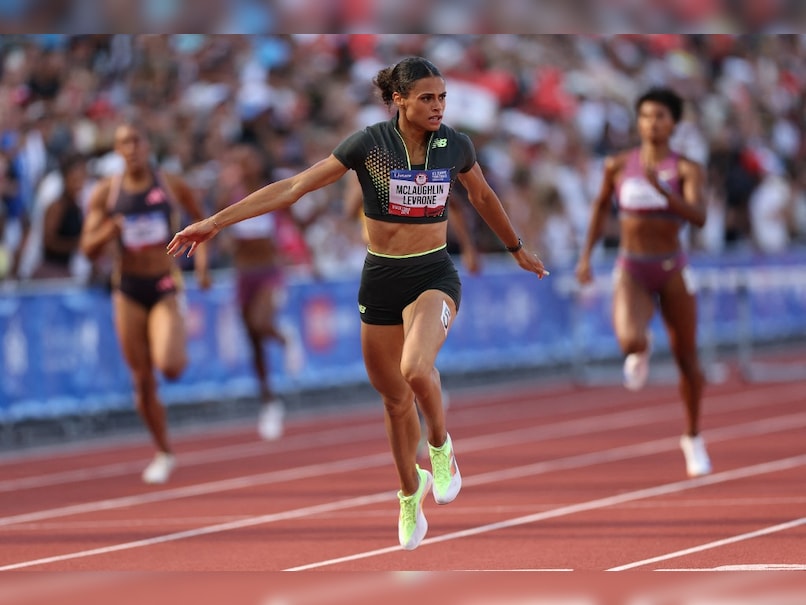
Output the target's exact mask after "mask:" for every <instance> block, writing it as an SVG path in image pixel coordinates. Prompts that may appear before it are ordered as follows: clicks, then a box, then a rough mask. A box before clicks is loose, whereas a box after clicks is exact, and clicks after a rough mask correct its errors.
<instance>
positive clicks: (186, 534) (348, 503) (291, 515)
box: [0, 492, 395, 571]
mask: <svg viewBox="0 0 806 605" xmlns="http://www.w3.org/2000/svg"><path fill="white" fill-rule="evenodd" d="M394 497H395V496H394V492H383V493H379V494H372V495H368V496H360V497H358V498H348V499H346V500H340V501H338V502H329V503H327V504H319V505H316V506H308V507H305V508H297V509H294V510H290V511H285V512H282V513H272V514H268V515H261V516H259V517H251V518H249V519H241V520H239V521H230V522H228V523H219V524H216V525H210V526H207V527H199V528H196V529H190V530H187V531H180V532H174V533H171V534H165V535H163V536H155V537H153V538H146V539H143V540H135V541H133V542H124V543H122V544H113V545H110V546H102V547H99V548H92V549H89V550H82V551H79V552H72V553H66V554H63V555H55V556H52V557H43V558H41V559H34V560H31V561H22V562H19V563H12V564H10V565H3V566H0V571H12V570H14V569H23V568H25V567H34V566H37V565H47V564H48V563H58V562H59V561H68V560H71V559H81V558H84V557H92V556H95V555H105V554H109V553H113V552H119V551H122V550H131V549H133V548H142V547H144V546H154V545H155V544H162V543H164V542H173V541H175V540H184V539H186V538H196V537H198V536H204V535H208V534H215V533H221V532H225V531H233V530H236V529H243V528H245V527H253V526H255V525H263V524H264V523H275V522H277V521H288V520H290V519H298V518H300V517H309V516H312V515H317V514H321V513H327V512H332V511H334V510H341V509H345V508H353V507H356V506H367V505H368V504H376V503H378V502H383V501H385V500H389V501H391V500H392V499H393V498H394Z"/></svg>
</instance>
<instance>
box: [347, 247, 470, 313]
mask: <svg viewBox="0 0 806 605" xmlns="http://www.w3.org/2000/svg"><path fill="white" fill-rule="evenodd" d="M426 290H440V291H442V292H444V293H445V294H447V295H448V296H450V297H451V298H452V299H453V302H454V303H455V304H456V310H457V311H458V310H459V303H460V301H461V300H462V283H461V281H460V280H459V273H458V272H457V271H456V267H455V266H454V264H453V260H452V259H451V256H450V254H448V250H447V248H445V247H443V248H440V249H438V250H435V251H434V252H427V253H425V254H421V255H417V256H405V257H389V256H379V255H377V254H373V253H372V252H368V253H367V257H366V258H365V259H364V269H363V270H362V272H361V286H360V287H359V289H358V310H359V312H360V313H361V321H363V322H364V323H367V324H375V325H384V326H392V325H398V324H402V323H403V309H404V308H405V307H407V306H408V305H409V304H411V303H413V302H414V301H415V300H416V299H417V297H418V296H420V294H422V293H423V292H425V291H426Z"/></svg>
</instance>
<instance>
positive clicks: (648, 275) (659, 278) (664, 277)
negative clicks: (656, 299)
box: [616, 250, 688, 294]
mask: <svg viewBox="0 0 806 605" xmlns="http://www.w3.org/2000/svg"><path fill="white" fill-rule="evenodd" d="M687 264H688V259H687V258H686V254H685V252H683V251H682V250H681V251H679V252H676V253H675V254H672V255H671V256H650V257H641V256H630V255H628V254H625V253H624V252H619V255H618V257H617V258H616V267H618V268H619V269H621V270H622V271H625V272H627V273H629V275H630V277H632V278H633V279H634V280H635V281H636V282H638V283H639V284H641V285H642V286H643V287H644V288H646V289H647V291H649V292H651V293H652V294H659V293H660V291H661V290H662V289H663V286H665V285H666V283H667V282H668V281H669V278H671V277H672V276H673V275H675V274H677V273H680V272H681V271H683V269H684V268H685V267H686V265H687Z"/></svg>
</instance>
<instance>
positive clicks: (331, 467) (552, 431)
mask: <svg viewBox="0 0 806 605" xmlns="http://www.w3.org/2000/svg"><path fill="white" fill-rule="evenodd" d="M671 413H672V412H671V411H669V412H667V413H663V412H655V413H653V412H652V411H651V410H650V411H646V412H644V413H637V412H633V411H630V412H624V413H621V414H606V415H602V416H593V417H589V418H586V419H582V420H571V421H566V422H559V423H556V424H553V425H546V426H542V427H537V428H531V429H517V430H514V431H508V432H505V433H498V434H493V435H484V436H481V437H472V438H468V439H464V440H462V442H461V443H462V445H461V447H462V448H467V449H468V450H474V451H476V452H478V451H481V450H484V449H496V448H499V447H501V443H506V444H507V446H508V447H513V446H514V445H516V444H518V443H531V442H534V441H539V440H541V439H557V438H560V437H569V436H576V435H580V434H582V435H587V434H592V433H597V432H601V431H607V430H612V429H614V428H624V427H633V426H639V425H641V424H644V423H646V422H653V421H655V420H657V417H658V416H666V415H668V414H671ZM804 425H806V412H802V413H799V414H791V415H788V416H781V417H772V418H767V419H764V420H762V421H752V422H748V423H744V424H739V425H736V426H733V427H723V428H721V429H717V430H714V431H712V432H711V433H709V441H710V442H712V443H714V442H717V441H719V440H722V439H728V438H735V437H742V436H747V435H758V434H764V433H768V432H773V431H779V430H791V429H794V428H796V427H799V426H804ZM677 447H678V446H677V440H676V439H657V440H654V441H648V442H645V443H637V444H631V445H626V446H622V447H617V448H613V449H611V450H604V451H594V452H590V453H586V454H580V455H577V456H569V457H566V458H559V459H555V460H548V461H541V462H537V463H535V464H528V465H523V466H520V467H510V468H508V469H502V470H498V471H493V472H490V473H484V474H480V475H475V476H472V477H468V478H467V479H466V480H465V483H466V484H468V485H482V484H486V483H491V482H496V481H503V480H506V479H514V478H518V477H523V476H529V475H535V474H540V473H546V472H550V471H555V470H562V469H569V468H580V467H584V466H587V465H590V464H601V463H602V462H608V461H616V460H624V459H629V458H633V457H637V456H647V455H651V454H656V453H662V452H665V451H670V450H674V449H677ZM390 456H391V454H389V453H378V454H374V455H369V456H361V457H358V458H351V459H346V460H342V461H335V462H329V463H323V464H312V465H308V466H304V467H295V468H290V469H285V470H278V471H270V472H266V473H258V474H254V475H246V476H242V477H235V478H232V479H223V480H219V481H210V482H207V483H198V484H195V485H189V486H185V487H178V488H171V489H166V490H160V491H156V492H149V493H145V494H137V495H134V496H125V497H121V498H110V499H107V500H98V501H92V502H83V503H79V504H72V505H67V506H61V507H56V508H51V509H43V510H39V511H33V512H30V513H21V514H17V515H10V516H7V517H0V527H4V526H9V525H15V524H17V523H31V522H33V521H42V520H45V519H54V518H57V517H65V516H70V515H78V514H83V513H92V512H97V511H100V510H113V509H118V508H124V507H130V506H138V505H141V504H152V503H155V502H164V501H168V500H174V499H179V498H189V497H193V496H201V495H206V494H211V493H221V492H224V491H229V490H237V489H245V488H250V487H255V486H257V485H268V484H273V483H280V482H285V481H294V480H299V479H310V478H313V477H318V476H327V475H331V474H333V473H338V472H352V471H355V470H361V469H367V468H374V467H378V466H382V465H385V464H388V463H389V459H390Z"/></svg>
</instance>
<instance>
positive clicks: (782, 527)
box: [607, 517, 806, 571]
mask: <svg viewBox="0 0 806 605" xmlns="http://www.w3.org/2000/svg"><path fill="white" fill-rule="evenodd" d="M804 523H806V517H801V518H800V519H794V520H792V521H788V522H786V523H779V524H778V525H772V526H770V527H764V528H762V529H757V530H755V531H750V532H747V533H744V534H739V535H736V536H731V537H729V538H722V539H721V540H714V541H713V542H708V543H706V544H700V545H699V546H692V547H690V548H684V549H682V550H677V551H675V552H670V553H666V554H665V555H658V556H656V557H650V558H649V559H643V560H641V561H634V562H632V563H626V564H624V565H619V566H617V567H611V568H610V569H608V570H607V571H625V570H627V569H635V568H636V567H643V566H645V565H651V564H652V563H659V562H660V561H668V560H669V559H676V558H677V557H685V556H686V555H692V554H695V553H698V552H703V551H705V550H711V549H714V548H719V547H721V546H727V545H728V544H736V543H737V542H743V541H745V540H752V539H753V538H758V537H760V536H768V535H770V534H774V533H777V532H780V531H786V530H788V529H792V528H795V527H798V526H800V525H803V524H804Z"/></svg>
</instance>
